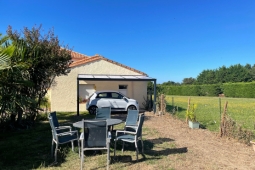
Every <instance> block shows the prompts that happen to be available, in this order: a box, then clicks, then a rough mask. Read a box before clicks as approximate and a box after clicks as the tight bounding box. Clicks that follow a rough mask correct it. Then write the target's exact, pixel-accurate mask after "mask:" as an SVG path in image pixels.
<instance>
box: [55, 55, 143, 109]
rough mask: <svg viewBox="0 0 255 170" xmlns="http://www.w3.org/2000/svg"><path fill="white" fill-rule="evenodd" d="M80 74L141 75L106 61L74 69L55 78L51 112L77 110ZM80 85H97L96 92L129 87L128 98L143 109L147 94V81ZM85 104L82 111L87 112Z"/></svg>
mask: <svg viewBox="0 0 255 170" xmlns="http://www.w3.org/2000/svg"><path fill="white" fill-rule="evenodd" d="M78 74H111V75H141V74H139V73H137V72H134V71H131V70H129V69H126V68H124V67H121V66H118V65H116V64H113V63H110V62H107V61H105V60H98V61H94V62H91V63H88V64H85V65H82V66H77V67H74V68H72V70H71V72H70V73H69V74H68V75H67V76H60V77H56V78H55V82H56V83H55V85H53V86H52V87H51V110H52V111H70V112H75V111H76V110H77V101H76V100H77V75H78ZM80 84H95V86H96V90H116V91H118V88H119V85H128V89H127V92H128V94H127V96H128V97H130V98H134V99H136V100H137V101H138V102H139V105H140V107H142V106H143V105H142V102H144V98H143V96H144V97H146V94H147V81H145V82H140V81H139V82H138V81H135V82H130V81H119V82H116V81H87V82H85V81H80ZM85 110H86V109H85V104H80V111H85Z"/></svg>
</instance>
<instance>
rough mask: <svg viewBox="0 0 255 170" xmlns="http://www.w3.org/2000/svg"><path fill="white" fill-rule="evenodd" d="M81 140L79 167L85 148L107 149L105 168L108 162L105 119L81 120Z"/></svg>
mask: <svg viewBox="0 0 255 170" xmlns="http://www.w3.org/2000/svg"><path fill="white" fill-rule="evenodd" d="M80 140H81V169H82V167H83V161H84V151H86V150H107V169H109V162H110V145H109V143H110V138H109V137H108V127H107V121H106V120H83V133H82V134H81V137H80Z"/></svg>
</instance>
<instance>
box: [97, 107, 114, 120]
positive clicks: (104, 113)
mask: <svg viewBox="0 0 255 170" xmlns="http://www.w3.org/2000/svg"><path fill="white" fill-rule="evenodd" d="M110 118H111V108H110V107H99V108H97V109H96V119H110Z"/></svg>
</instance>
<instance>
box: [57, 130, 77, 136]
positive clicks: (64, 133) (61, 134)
mask: <svg viewBox="0 0 255 170" xmlns="http://www.w3.org/2000/svg"><path fill="white" fill-rule="evenodd" d="M74 133H76V134H77V136H78V131H77V130H75V131H68V132H63V133H58V134H56V135H57V136H65V135H73V134H74Z"/></svg>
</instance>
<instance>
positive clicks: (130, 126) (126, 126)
mask: <svg viewBox="0 0 255 170" xmlns="http://www.w3.org/2000/svg"><path fill="white" fill-rule="evenodd" d="M126 127H131V128H138V126H131V125H129V126H125V128H126Z"/></svg>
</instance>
